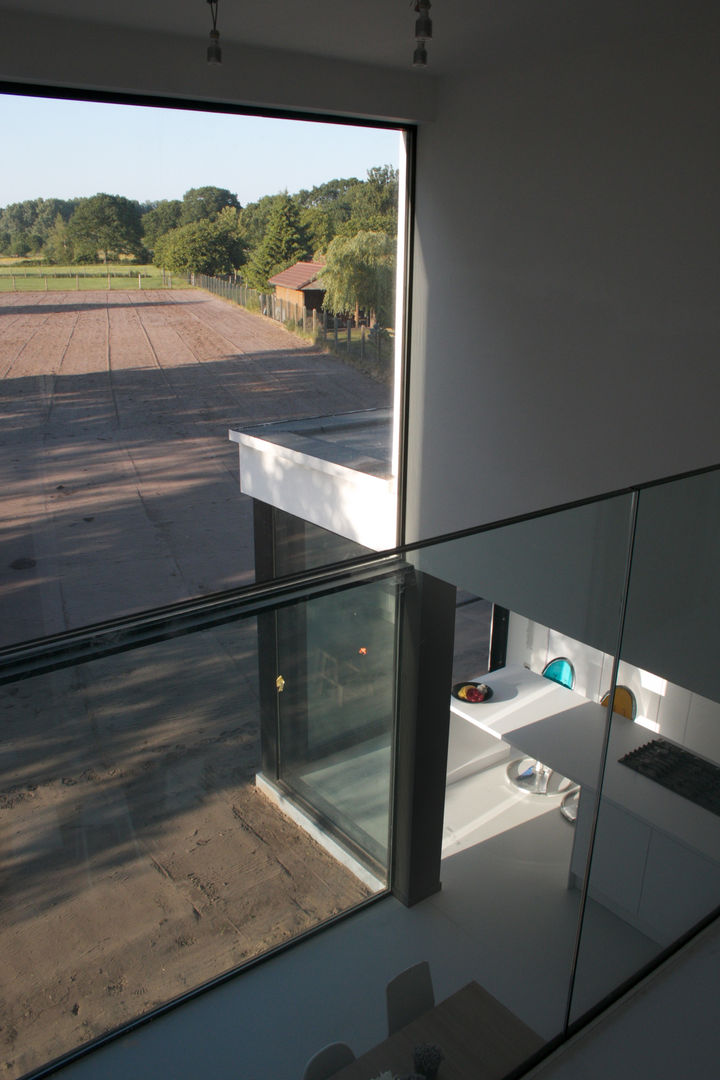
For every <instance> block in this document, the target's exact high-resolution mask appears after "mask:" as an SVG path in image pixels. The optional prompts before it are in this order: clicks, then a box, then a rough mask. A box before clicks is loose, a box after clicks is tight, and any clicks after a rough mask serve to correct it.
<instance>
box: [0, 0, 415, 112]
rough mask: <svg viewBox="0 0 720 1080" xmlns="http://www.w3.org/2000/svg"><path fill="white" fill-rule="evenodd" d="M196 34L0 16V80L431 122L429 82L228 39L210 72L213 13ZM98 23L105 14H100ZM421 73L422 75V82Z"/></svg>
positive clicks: (203, 14)
mask: <svg viewBox="0 0 720 1080" xmlns="http://www.w3.org/2000/svg"><path fill="white" fill-rule="evenodd" d="M203 6H204V5H203V4H201V3H200V4H199V5H198V33H197V35H196V36H193V37H190V36H180V35H178V34H175V33H173V27H172V26H169V27H168V32H167V33H166V34H156V33H145V34H137V33H133V32H130V31H126V30H123V29H121V28H112V27H103V26H97V25H90V24H87V23H80V22H73V21H71V20H69V19H54V18H44V19H38V18H32V17H31V16H26V15H24V14H22V13H21V12H19V11H7V10H0V79H6V80H19V81H22V82H37V83H40V84H44V85H52V86H59V87H71V88H86V89H92V90H107V91H110V92H118V91H119V92H128V93H132V92H134V93H150V94H162V95H167V96H169V97H191V98H197V99H200V100H202V99H207V100H211V101H219V102H225V103H230V104H240V105H249V106H259V107H268V108H273V107H276V108H292V109H303V110H308V111H311V112H318V111H320V112H327V113H336V114H339V115H344V116H362V117H366V118H377V119H383V120H395V121H408V122H415V121H416V120H419V119H428V118H430V117H431V116H432V114H433V109H434V104H433V102H434V97H435V87H434V80H433V78H432V76H431V77H430V78H425V77H422V78H418V77H417V75H418V73H417V72H414V71H413V70H412V69H408V70H404V71H393V70H390V69H388V68H378V67H374V66H372V65H370V64H368V65H360V64H349V63H347V62H346V61H338V60H330V59H324V58H322V57H308V56H303V55H301V54H297V53H289V52H288V53H283V52H276V51H272V50H269V49H263V48H258V47H254V48H253V47H250V46H243V45H239V44H237V43H235V42H229V41H225V40H224V41H223V50H224V52H223V63H222V64H221V65H213V64H208V63H207V62H206V60H205V51H206V46H207V29H208V12H207V10H205V11H203V10H201V9H202V7H203ZM99 17H101V12H99ZM424 74H425V73H423V76H424Z"/></svg>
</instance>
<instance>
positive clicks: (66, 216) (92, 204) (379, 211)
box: [0, 165, 398, 325]
mask: <svg viewBox="0 0 720 1080" xmlns="http://www.w3.org/2000/svg"><path fill="white" fill-rule="evenodd" d="M397 200H398V175H397V170H395V169H394V168H392V166H389V165H383V166H377V167H374V168H372V169H369V170H368V173H367V177H366V179H364V180H358V179H357V178H349V179H336V180H329V181H328V182H327V183H324V184H321V185H319V186H316V187H314V188H311V189H303V190H302V191H298V192H296V193H295V194H292V195H290V194H288V193H287V192H280V193H278V194H276V195H266V196H263V197H262V198H260V199H258V200H257V201H256V202H253V203H248V204H247V205H246V206H244V207H242V206H241V205H240V202H239V200H238V198H237V195H236V194H234V193H233V192H231V191H229V190H228V189H227V188H220V187H213V186H207V187H200V188H191V189H190V190H189V191H186V192H185V194H184V195H183V197H182V199H162V200H159V201H156V202H145V203H140V202H138V201H137V200H134V199H126V198H125V197H124V196H122V195H109V194H106V193H98V194H97V195H92V196H90V197H89V198H78V199H42V198H40V199H28V200H26V201H24V202H20V203H12V204H11V205H9V206H6V207H4V208H3V209H0V254H4V255H8V256H15V257H26V256H31V257H36V258H38V259H42V261H43V262H47V263H50V264H56V265H70V264H82V263H96V262H97V261H98V259H101V260H102V261H103V262H110V261H116V260H118V259H126V260H129V261H134V262H136V263H148V262H152V263H154V264H155V265H156V266H158V267H162V268H164V269H167V270H170V271H174V272H192V271H194V272H196V273H202V274H208V275H222V274H237V275H238V276H239V277H241V278H242V279H243V280H244V282H245V284H247V285H249V286H251V287H252V288H255V289H258V290H260V291H263V290H267V289H268V287H269V286H268V279H269V278H271V277H272V276H273V275H274V274H277V273H279V272H280V271H281V270H284V269H286V268H287V267H289V266H292V265H293V264H294V263H295V262H297V261H299V260H306V259H313V258H315V259H320V260H321V261H324V262H325V263H326V270H325V272H324V273H323V284H324V285H325V286H326V289H327V292H326V304H325V306H326V307H327V308H328V310H330V311H336V312H346V311H353V310H358V309H359V308H361V307H362V308H364V309H366V310H368V311H372V312H373V313H374V315H375V317H376V318H377V319H378V320H379V321H382V322H383V323H384V324H385V325H387V319H388V316H389V307H390V303H391V296H392V289H393V280H394V264H395V245H396V237H397Z"/></svg>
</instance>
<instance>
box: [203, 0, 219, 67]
mask: <svg viewBox="0 0 720 1080" xmlns="http://www.w3.org/2000/svg"><path fill="white" fill-rule="evenodd" d="M207 2H208V4H209V5H210V13H211V15H212V30H211V31H210V44H209V45H208V47H207V62H208V64H222V49H221V48H220V31H219V30H218V28H217V6H218V0H207Z"/></svg>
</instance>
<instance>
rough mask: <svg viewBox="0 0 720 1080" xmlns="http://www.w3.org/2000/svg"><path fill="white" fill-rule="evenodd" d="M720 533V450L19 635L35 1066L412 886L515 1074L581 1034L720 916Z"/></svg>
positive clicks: (25, 927) (9, 721)
mask: <svg viewBox="0 0 720 1080" xmlns="http://www.w3.org/2000/svg"><path fill="white" fill-rule="evenodd" d="M719 530H720V471H719V470H714V471H707V472H705V473H702V474H698V475H694V476H688V477H685V478H682V479H677V480H672V481H668V482H666V483H662V484H656V485H649V486H647V487H644V488H640V489H637V490H633V491H629V492H623V493H621V494H618V495H614V496H612V497H608V498H604V499H598V500H594V501H588V502H586V503H583V504H577V505H573V506H571V507H567V508H563V509H561V510H556V511H553V512H548V513H541V514H537V515H534V516H531V517H528V518H525V519H523V520H518V521H513V522H511V523H501V524H499V525H495V526H490V527H483V528H479V529H477V530H474V531H469V532H467V533H464V534H462V535H455V536H452V537H446V538H442V539H437V540H433V541H427V542H422V543H418V544H415V545H407V546H406V547H404V548H402V549H398V550H397V551H394V552H392V553H384V554H381V555H374V556H373V555H368V556H363V557H358V558H357V559H355V560H354V562H348V563H345V564H338V565H335V566H334V567H329V568H325V569H323V570H310V571H307V572H305V573H304V574H303V575H302V576H300V575H296V576H295V577H288V578H286V579H284V580H282V581H275V582H270V583H268V584H267V585H258V586H255V587H253V588H252V589H246V590H239V591H237V592H234V593H228V594H218V595H216V596H214V597H206V598H202V599H201V600H198V601H197V602H189V603H187V604H184V605H178V606H175V607H172V608H167V609H163V610H162V611H155V612H148V613H145V614H144V615H142V616H138V617H137V618H132V619H125V620H118V621H116V622H114V623H111V624H105V625H103V626H96V627H91V628H88V629H87V630H84V631H78V632H75V633H72V634H64V635H59V636H57V637H55V638H52V639H44V640H40V641H36V642H30V643H27V644H25V645H23V646H17V647H15V648H12V649H8V650H5V651H4V652H3V653H2V654H1V655H0V682H2V683H3V684H4V685H2V687H1V692H2V706H3V714H2V715H3V720H4V728H3V735H4V738H3V744H2V760H3V784H2V792H1V793H0V798H1V799H2V815H3V821H4V825H5V836H6V842H5V851H4V857H3V872H4V875H5V878H6V883H7V884H6V887H5V890H4V899H3V902H2V907H1V910H0V944H1V945H2V951H3V958H4V963H3V966H2V971H0V998H1V999H3V1000H4V1001H5V1002H6V1005H7V1004H9V1012H8V1016H7V1021H6V1024H5V1025H4V1026H3V1032H2V1034H1V1035H0V1037H1V1038H3V1039H5V1040H6V1045H5V1046H4V1047H3V1053H4V1058H5V1060H6V1061H7V1062H8V1063H9V1064H8V1065H7V1066H6V1074H7V1075H8V1076H9V1077H19V1076H21V1075H23V1074H25V1073H28V1072H32V1071H33V1070H37V1069H39V1068H40V1067H41V1066H42V1065H43V1064H44V1063H45V1062H47V1061H49V1060H51V1059H54V1058H57V1057H59V1056H62V1055H63V1054H66V1053H69V1052H71V1051H72V1050H73V1049H74V1048H76V1047H78V1046H81V1045H83V1044H87V1043H88V1042H91V1041H92V1040H94V1039H96V1038H99V1037H102V1036H104V1035H105V1034H106V1033H107V1032H108V1031H113V1030H117V1029H121V1028H122V1027H123V1025H126V1024H127V1023H129V1022H132V1021H134V1020H135V1019H136V1018H138V1017H141V1016H149V1015H154V1014H155V1013H156V1012H157V1010H159V1009H162V1008H164V1006H165V1005H166V1004H167V1003H168V1002H171V1001H172V1000H174V999H178V998H181V997H183V996H184V995H186V994H188V993H189V992H192V991H194V990H196V989H201V988H203V987H206V986H209V985H213V984H214V982H215V981H217V979H218V978H224V977H226V975H227V973H230V972H235V971H237V970H238V969H240V968H242V967H243V966H245V965H247V964H248V963H251V962H253V961H254V959H256V958H257V957H260V956H263V955H266V954H267V953H268V952H272V951H273V950H275V949H277V948H278V947H279V946H281V945H284V944H287V943H289V942H291V941H293V940H296V939H297V938H298V937H302V936H303V935H305V934H306V933H307V932H308V931H310V930H313V929H315V928H317V927H321V926H323V925H324V924H325V923H327V922H328V921H330V920H334V919H335V918H336V917H337V915H338V913H347V912H350V911H354V910H356V909H357V908H358V907H360V906H362V905H364V904H366V903H367V901H368V900H369V899H372V898H376V897H380V896H383V895H388V894H389V893H390V892H392V893H394V894H395V896H397V897H400V898H401V899H403V900H404V901H408V900H410V901H415V900H422V898H423V897H427V896H430V895H433V900H432V905H433V907H432V911H433V912H435V913H437V912H439V913H440V917H441V918H442V919H443V920H444V921H443V926H444V927H454V928H455V929H456V931H457V934H458V942H459V944H458V945H457V946H456V947H453V949H443V950H440V948H439V947H438V949H437V950H436V952H435V960H434V965H435V968H436V974H438V975H439V977H440V981H442V980H443V979H444V980H445V985H449V984H451V983H452V982H453V980H454V981H455V983H456V985H458V986H459V985H462V984H463V983H467V982H468V981H475V982H477V983H479V984H480V986H481V987H483V989H484V990H485V991H487V992H489V993H490V994H491V995H492V996H493V997H494V998H495V999H497V1002H499V1003H500V1005H501V1006H502V1007H503V1008H504V1009H505V1010H507V1011H508V1012H509V1014H510V1015H511V1016H512V1017H514V1019H515V1021H517V1024H518V1025H520V1028H518V1031H519V1030H522V1032H523V1038H522V1039H519V1040H518V1042H517V1049H516V1050H515V1051H513V1053H514V1057H513V1053H511V1055H510V1056H511V1060H509V1061H507V1060H506V1061H505V1064H504V1065H503V1069H502V1070H501V1071H498V1072H497V1080H500V1077H501V1076H504V1075H506V1074H507V1072H508V1071H509V1070H510V1069H519V1068H520V1067H521V1066H522V1065H523V1063H524V1062H526V1063H528V1064H529V1062H530V1060H531V1059H529V1058H528V1047H530V1046H533V1047H535V1048H536V1049H538V1050H541V1049H542V1047H548V1046H550V1045H553V1044H554V1043H555V1042H556V1041H557V1040H558V1039H562V1038H563V1037H565V1036H567V1034H568V1033H571V1032H572V1031H574V1030H575V1029H576V1028H577V1026H578V1025H579V1024H581V1023H583V1022H585V1021H586V1020H587V1019H588V1018H589V1017H590V1016H591V1015H593V1014H594V1012H595V1011H596V1010H597V1009H598V1008H600V1007H602V1006H604V1005H605V1004H607V1003H608V1002H609V1001H610V1000H611V999H612V998H613V996H616V995H617V994H618V993H619V992H620V991H621V990H622V989H623V988H624V987H626V986H627V985H629V983H631V982H632V981H633V980H636V979H637V978H639V977H640V976H641V975H642V974H643V973H644V972H646V971H647V970H649V968H650V967H651V966H652V965H654V964H656V963H657V962H658V961H659V960H660V959H662V958H663V957H664V956H665V955H666V954H667V951H668V950H669V949H672V948H674V947H676V945H677V943H678V942H680V941H682V940H683V939H684V938H685V937H686V936H687V935H688V934H691V933H693V932H694V931H696V930H697V929H698V928H699V927H700V926H702V925H703V924H704V923H705V922H707V921H708V920H709V919H711V918H713V917H715V916H716V915H717V913H718V905H720V863H719V855H718V853H720V798H719V796H718V791H719V790H720V785H719V784H718V778H719V777H720V679H719V677H718V669H717V663H716V658H715V638H716V635H715V632H714V622H715V612H716V611H717V610H718V607H719V606H720V569H719V567H718V562H717V559H716V556H715V544H716V537H717V535H718V531H719ZM304 565H307V561H306V562H305V564H304ZM456 589H457V590H461V594H460V595H462V596H463V597H482V598H484V601H485V604H484V606H483V608H482V610H483V611H486V612H487V611H489V607H488V605H489V604H492V605H495V612H496V613H502V617H497V618H495V617H494V618H493V622H492V627H493V629H492V636H493V638H494V640H493V641H491V643H490V650H489V653H488V642H487V634H486V633H485V631H483V633H482V634H479V635H478V644H477V652H476V654H475V655H473V647H472V645H473V642H472V632H471V629H470V630H467V631H466V633H465V637H464V640H463V642H462V664H463V666H464V668H465V672H464V676H463V675H460V676H459V674H458V667H457V664H456V667H455V675H453V674H452V671H453V667H452V659H453V657H452V626H453V625H454V604H455V590H456ZM465 602H466V601H465V600H463V603H465ZM467 625H468V626H470V625H471V624H470V623H468V624H467ZM448 627H449V629H448ZM501 639H502V640H501ZM458 655H459V654H458ZM488 655H492V656H493V657H495V661H494V662H493V665H491V666H493V667H494V670H489V671H488ZM498 657H502V658H503V660H502V661H498V660H497V658H498ZM500 663H501V664H502V666H498V664H500ZM458 678H460V681H459V682H458V681H457V680H458ZM463 678H464V680H465V682H464V683H463V681H462V680H463ZM473 682H474V683H476V684H480V685H479V687H478V688H477V692H476V693H474V694H472V693H471V694H470V695H468V693H467V686H468V685H469V684H470V683H473ZM463 690H464V692H463ZM473 698H475V699H476V700H473ZM478 698H479V700H478ZM448 761H452V763H453V765H452V769H451V770H449V771H447V764H446V763H447V762H448ZM446 771H447V775H446ZM446 785H447V786H446ZM438 877H439V879H440V880H441V881H442V884H443V889H442V891H441V892H440V893H437V894H435V890H436V888H437V880H438ZM428 926H430V923H428ZM445 933H446V930H443V934H445ZM378 940H380V939H379V938H378ZM433 947H434V946H433V943H432V940H431V939H430V938H427V937H426V938H424V939H423V945H422V948H423V950H424V952H425V954H428V953H430V952H432V951H433ZM404 949H405V952H404V959H405V961H407V960H408V955H407V952H408V950H407V947H406V946H404ZM451 954H452V955H451ZM421 958H423V956H422V955H421V954H419V955H418V957H417V959H421ZM353 962H361V961H358V960H357V959H356V960H355V961H353ZM362 962H363V963H364V962H365V960H362ZM376 962H377V959H375V960H373V957H372V956H368V957H367V964H368V965H370V967H369V968H368V970H369V971H370V968H371V966H372V964H373V963H376ZM443 964H445V966H446V969H447V970H445V969H444V968H443V967H442V965H443ZM460 968H462V970H460ZM364 979H365V981H366V982H367V979H369V976H367V978H366V976H363V977H359V976H358V978H357V980H355V981H356V982H357V985H365V982H364V981H363V980H364ZM352 984H353V979H349V980H348V992H347V1001H342V1000H339V999H338V1000H335V1001H333V1003H332V1008H333V1010H335V1011H336V1012H337V1014H338V1016H341V1015H342V1013H343V1010H346V1011H348V1013H349V1012H350V1011H352V1009H353V1002H352V997H353V993H354V990H353V985H352ZM528 1032H529V1033H530V1034H529V1035H528ZM532 1060H534V1059H532ZM301 1064H302V1063H301V1062H300V1063H299V1065H301ZM370 1075H374V1074H370ZM488 1075H490V1074H488Z"/></svg>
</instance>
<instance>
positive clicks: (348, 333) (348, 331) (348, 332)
mask: <svg viewBox="0 0 720 1080" xmlns="http://www.w3.org/2000/svg"><path fill="white" fill-rule="evenodd" d="M350 334H351V329H350V320H349V319H348V323H347V351H348V353H349V352H350Z"/></svg>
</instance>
